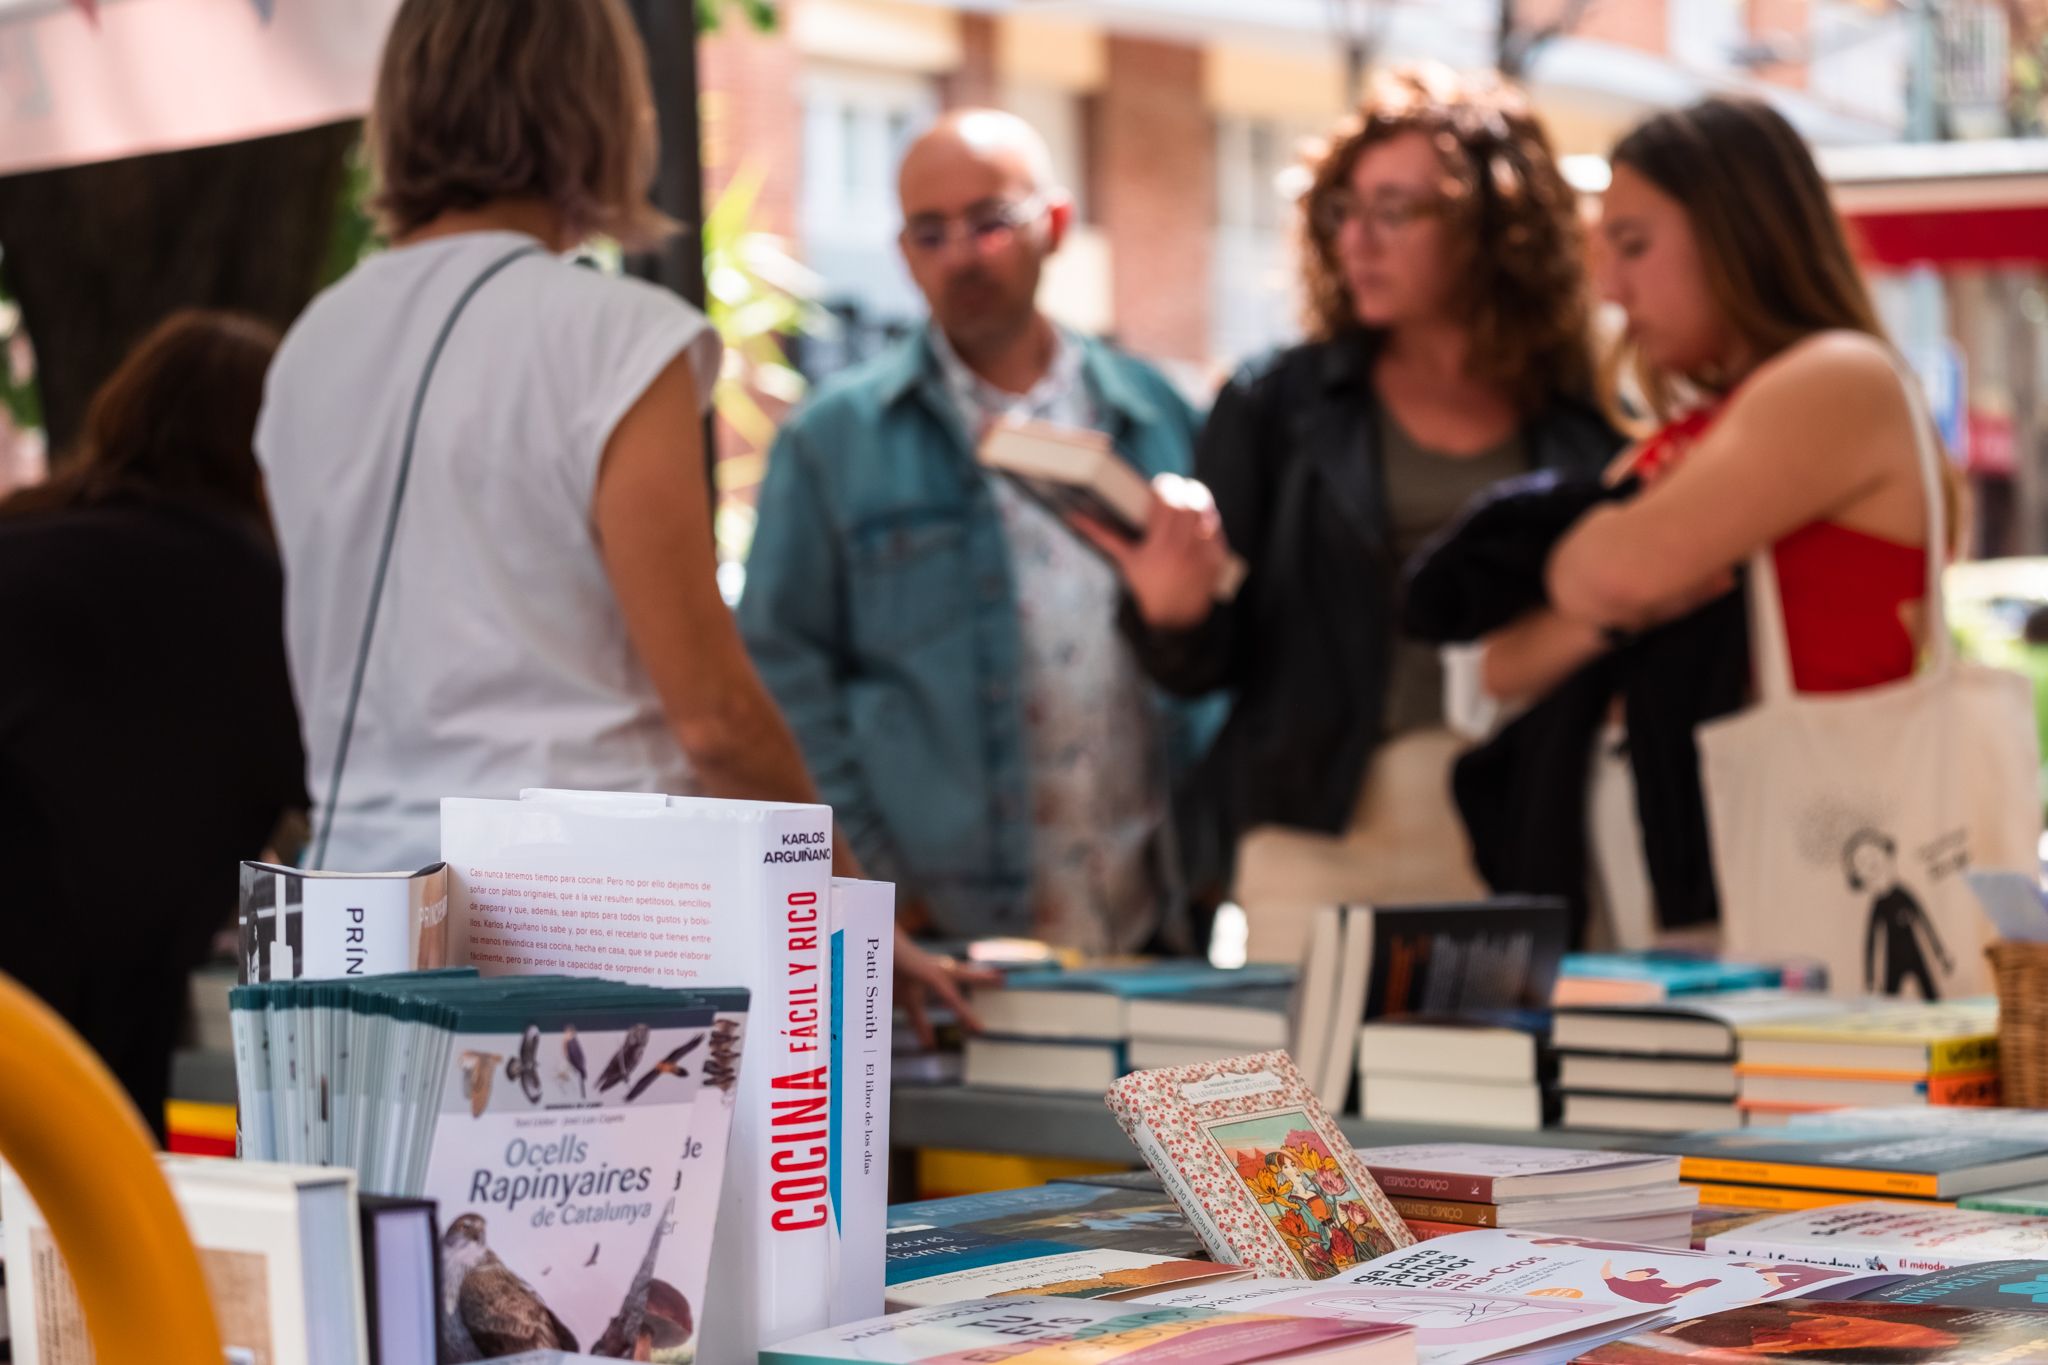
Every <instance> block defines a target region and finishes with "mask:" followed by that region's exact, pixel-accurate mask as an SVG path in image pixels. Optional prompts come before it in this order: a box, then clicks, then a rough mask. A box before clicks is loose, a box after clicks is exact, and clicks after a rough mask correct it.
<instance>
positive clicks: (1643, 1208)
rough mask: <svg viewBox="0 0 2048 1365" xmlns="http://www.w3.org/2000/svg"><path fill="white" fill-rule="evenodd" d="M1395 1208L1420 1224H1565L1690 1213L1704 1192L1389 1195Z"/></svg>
mask: <svg viewBox="0 0 2048 1365" xmlns="http://www.w3.org/2000/svg"><path fill="white" fill-rule="evenodd" d="M1388 1198H1389V1199H1391V1200H1392V1201H1393V1204H1394V1207H1395V1208H1396V1209H1399V1210H1400V1212H1401V1216H1402V1217H1403V1218H1405V1219H1407V1220H1408V1225H1409V1226H1410V1227H1411V1228H1412V1227H1414V1226H1415V1220H1416V1219H1418V1218H1420V1219H1423V1220H1424V1221H1427V1222H1436V1223H1459V1224H1463V1225H1464V1226H1466V1227H1472V1228H1517V1227H1519V1228H1527V1227H1547V1228H1564V1227H1565V1225H1566V1224H1589V1223H1603V1224H1604V1223H1608V1222H1612V1221H1616V1220H1622V1219H1639V1218H1654V1217H1657V1216H1658V1215H1660V1214H1667V1213H1681V1212H1682V1213H1686V1214H1690V1213H1691V1212H1692V1210H1693V1209H1695V1208H1697V1207H1698V1206H1699V1202H1700V1196H1699V1191H1697V1190H1695V1189H1694V1188H1692V1187H1691V1186H1690V1185H1680V1184H1678V1183H1677V1182H1676V1181H1673V1182H1672V1183H1670V1184H1668V1185H1659V1186H1656V1187H1654V1188H1650V1187H1645V1188H1639V1189H1624V1190H1615V1191H1612V1192H1609V1193H1605V1194H1590V1195H1571V1196H1567V1197H1565V1198H1561V1199H1524V1200H1516V1201H1514V1202H1512V1203H1506V1204H1474V1203H1469V1202H1466V1201H1463V1200H1456V1199H1409V1198H1402V1197H1401V1196H1399V1195H1394V1194H1389V1195H1388Z"/></svg>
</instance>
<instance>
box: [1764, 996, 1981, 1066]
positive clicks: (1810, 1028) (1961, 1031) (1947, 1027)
mask: <svg viewBox="0 0 2048 1365" xmlns="http://www.w3.org/2000/svg"><path fill="white" fill-rule="evenodd" d="M1742 1063H1743V1065H1744V1066H1745V1067H1785V1068H1797V1069H1801V1070H1810V1071H1834V1072H1845V1073H1854V1074H1859V1075H1863V1076H1865V1077H1872V1078H1881V1077H1884V1076H1894V1077H1898V1078H1900V1079H1905V1080H1915V1079H1920V1078H1923V1077H1927V1076H1947V1075H1960V1074H1967V1073H1971V1072H1983V1071H1990V1070H1994V1069H1996V1067H1997V1066H1998V1004H1997V1002H1996V1001H1992V1000H1955V1001H1945V1002H1937V1003H1932V1004H1908V1005H1889V1006H1887V1007H1884V1008H1870V1007H1868V1006H1865V1007H1863V1008H1860V1009H1850V1010H1845V1011H1842V1012H1840V1013H1836V1014H1828V1015H1822V1016H1820V1017H1818V1018H1807V1019H1798V1020H1786V1021H1780V1022H1763V1023H1757V1024H1754V1025H1752V1026H1750V1027H1749V1028H1746V1029H1744V1030H1743V1032H1742Z"/></svg>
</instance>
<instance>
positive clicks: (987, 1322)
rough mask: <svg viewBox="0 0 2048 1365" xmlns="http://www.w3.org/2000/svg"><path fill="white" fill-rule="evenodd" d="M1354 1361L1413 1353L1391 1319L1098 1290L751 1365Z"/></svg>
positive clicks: (885, 1325) (857, 1328) (814, 1342)
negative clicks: (1290, 1313)
mask: <svg viewBox="0 0 2048 1365" xmlns="http://www.w3.org/2000/svg"><path fill="white" fill-rule="evenodd" d="M1374 1343H1382V1344H1384V1346H1385V1347H1386V1348H1387V1349H1386V1350H1384V1351H1383V1352H1377V1353H1367V1352H1363V1351H1361V1352H1358V1353H1356V1354H1354V1357H1353V1358H1354V1359H1355V1360H1357V1361H1359V1362H1361V1365H1378V1362H1379V1361H1383V1360H1384V1361H1387V1362H1390V1365H1391V1362H1396V1361H1402V1360H1413V1359H1414V1341H1413V1338H1412V1337H1411V1336H1410V1334H1409V1333H1408V1332H1407V1331H1406V1330H1405V1329H1402V1328H1399V1327H1388V1326H1384V1325H1381V1324H1378V1323H1364V1322H1341V1321H1338V1320H1336V1319H1331V1318H1321V1319H1318V1318H1298V1317H1286V1316H1282V1315H1279V1314H1268V1313H1215V1312H1210V1311H1209V1310H1207V1309H1203V1308H1171V1307H1166V1306H1163V1305H1159V1304H1137V1303H1112V1302H1105V1301H1104V1300H1101V1299H1093V1300H1090V1299H1049V1298H1029V1297H1021V1298H1007V1299H972V1300H968V1301H967V1302H964V1303H952V1304H946V1305H944V1306H943V1307H938V1308H915V1309H911V1310H910V1311H908V1312H904V1313H894V1314H891V1315H889V1316H888V1317H882V1318H870V1319H868V1320H866V1321H864V1322H855V1323H848V1324H845V1325H844V1326H840V1327H833V1328H829V1329H827V1330H826V1331H823V1332H813V1333H811V1334H810V1335H808V1336H802V1337H798V1338H796V1339H795V1340H793V1341H785V1342H783V1343H781V1344H780V1345H777V1346H772V1347H766V1348H763V1350H762V1351H761V1359H760V1365H852V1363H853V1362H872V1365H970V1362H978V1361H979V1362H993V1361H1004V1362H1007V1365H1116V1363H1117V1362H1134V1363H1135V1362H1168V1361H1170V1362H1172V1365H1258V1362H1262V1361H1283V1360H1289V1359H1293V1358H1296V1357H1307V1356H1317V1355H1322V1354H1325V1353H1327V1352H1329V1351H1331V1350H1333V1349H1335V1348H1339V1347H1343V1346H1354V1347H1364V1346H1370V1345H1372V1344H1374Z"/></svg>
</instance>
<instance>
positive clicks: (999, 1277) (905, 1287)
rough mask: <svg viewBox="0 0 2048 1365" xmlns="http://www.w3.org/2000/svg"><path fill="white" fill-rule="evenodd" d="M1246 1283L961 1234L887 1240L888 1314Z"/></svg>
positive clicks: (1155, 1262)
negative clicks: (1029, 1297)
mask: <svg viewBox="0 0 2048 1365" xmlns="http://www.w3.org/2000/svg"><path fill="white" fill-rule="evenodd" d="M1243 1277H1244V1272H1243V1271H1242V1270H1237V1269H1235V1268H1233V1267H1231V1266H1225V1265H1218V1264H1216V1263H1215V1262H1214V1261H1190V1260H1185V1259H1182V1258H1178V1257H1172V1256H1152V1255H1148V1254H1146V1253H1145V1252H1142V1251H1114V1250H1104V1249H1101V1248H1095V1247H1077V1246H1068V1245H1066V1244H1064V1243H1061V1242H1026V1241H1018V1240H1015V1239H1013V1238H1009V1237H990V1236H988V1235H986V1234H984V1233H978V1232H966V1231H963V1230H961V1229H958V1228H896V1229H893V1230H892V1231H890V1233H889V1236H888V1280H889V1285H888V1292H887V1298H888V1306H889V1307H890V1308H891V1309H900V1308H930V1307H934V1306H936V1305H938V1304H942V1303H958V1302H960V1301H962V1300H964V1299H992V1298H1003V1297H1007V1296H1009V1295H1012V1294H1036V1295H1045V1296H1049V1297H1053V1298H1070V1299H1116V1298H1128V1297H1131V1296H1132V1295H1136V1294H1143V1293H1146V1292H1148V1291H1150V1290H1155V1289H1162V1288H1165V1287H1166V1286H1167V1285H1172V1284H1185V1283H1187V1282H1189V1281H1194V1280H1215V1279H1219V1278H1221V1279H1233V1280H1235V1279H1242V1278H1243Z"/></svg>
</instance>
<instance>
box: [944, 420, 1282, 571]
mask: <svg viewBox="0 0 2048 1365" xmlns="http://www.w3.org/2000/svg"><path fill="white" fill-rule="evenodd" d="M977 458H978V459H979V460H980V461H981V463H982V464H983V465H984V466H985V467H987V468H989V469H994V470H997V471H999V472H1001V473H1004V474H1007V475H1009V476H1010V477H1011V478H1013V479H1015V480H1017V482H1018V483H1020V484H1022V485H1023V487H1024V488H1025V490H1026V491H1027V492H1029V493H1031V494H1033V495H1034V496H1035V497H1037V498H1038V499H1039V500H1040V501H1042V502H1044V503H1046V504H1047V505H1049V506H1050V507H1052V509H1053V510H1054V511H1056V512H1060V513H1062V514H1070V513H1071V514H1078V515H1080V516H1084V517H1086V518H1088V519H1089V520H1090V521H1093V522H1095V523H1097V524H1098V525H1101V526H1105V527H1107V528H1108V529H1110V530H1111V531H1114V532H1116V533H1117V534H1119V535H1121V536H1123V537H1124V538H1125V539H1127V540H1137V539H1139V538H1140V537H1142V536H1143V535H1144V534H1145V523H1146V522H1147V521H1149V520H1150V519H1151V515H1152V503H1153V500H1154V499H1155V498H1156V497H1157V496H1158V495H1157V494H1155V493H1154V492H1153V491H1152V485H1151V483H1150V482H1149V481H1148V480H1147V479H1146V478H1145V476H1144V475H1143V474H1141V473H1139V472H1138V471H1137V470H1136V469H1134V468H1132V467H1131V465H1130V464H1129V463H1128V462H1126V461H1125V460H1124V458H1123V457H1122V456H1120V455H1118V454H1117V453H1116V448H1115V447H1114V446H1113V445H1111V444H1110V440H1109V437H1107V436H1105V435H1103V434H1102V433H1101V432H1099V431H1088V430H1085V429H1083V428H1080V427H1065V426H1059V425H1057V424H1055V423H1052V422H1036V421H1027V420H1023V419H1013V420H1010V421H1005V422H998V423H996V424H995V425H994V426H992V427H990V428H989V429H988V433H987V434H986V435H985V436H983V437H982V441H981V449H980V451H979V452H977ZM1244 576H1245V563H1244V561H1243V560H1242V559H1240V558H1238V557H1237V556H1236V555H1234V554H1233V555H1231V556H1230V558H1229V559H1228V560H1227V561H1226V562H1225V564H1224V566H1223V571H1222V573H1220V574H1219V575H1218V576H1217V580H1216V600H1217V601H1219V602H1227V601H1229V600H1230V599H1231V598H1233V597H1235V596H1237V590H1238V588H1239V587H1240V586H1242V584H1243V583H1244Z"/></svg>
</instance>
